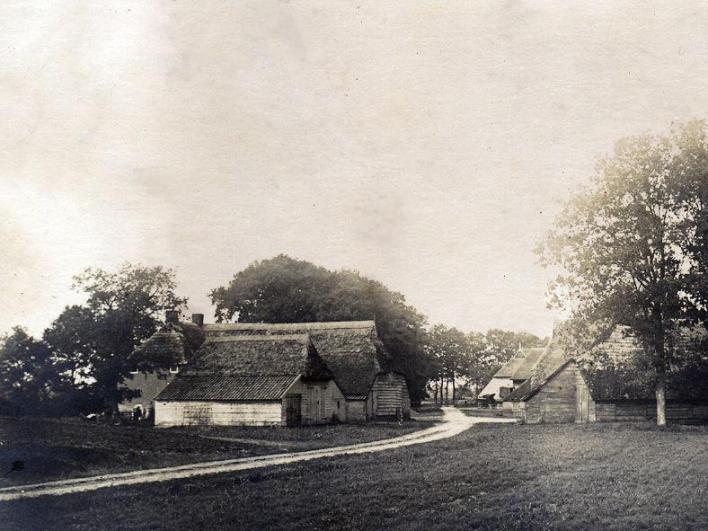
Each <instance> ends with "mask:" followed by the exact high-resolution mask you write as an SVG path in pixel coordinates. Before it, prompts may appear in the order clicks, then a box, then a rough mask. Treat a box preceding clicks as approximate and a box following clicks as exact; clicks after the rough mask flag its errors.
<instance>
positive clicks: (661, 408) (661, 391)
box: [656, 371, 666, 426]
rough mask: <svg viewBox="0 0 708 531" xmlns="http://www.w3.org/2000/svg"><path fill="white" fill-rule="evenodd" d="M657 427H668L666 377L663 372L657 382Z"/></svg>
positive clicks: (658, 376)
mask: <svg viewBox="0 0 708 531" xmlns="http://www.w3.org/2000/svg"><path fill="white" fill-rule="evenodd" d="M656 425H657V426H666V375H665V374H664V373H663V371H661V372H660V373H659V374H658V375H657V380H656Z"/></svg>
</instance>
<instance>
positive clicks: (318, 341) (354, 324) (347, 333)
mask: <svg viewBox="0 0 708 531" xmlns="http://www.w3.org/2000/svg"><path fill="white" fill-rule="evenodd" d="M204 332H205V334H206V337H207V340H209V338H218V337H241V336H246V337H251V336H265V337H273V336H280V335H292V334H306V335H308V336H309V337H310V338H311V340H312V343H313V344H314V346H315V348H316V349H317V352H318V353H319V355H320V356H321V357H322V359H323V360H324V362H325V363H326V364H327V367H328V368H329V369H330V370H331V371H332V374H333V375H334V380H335V381H336V383H337V385H338V387H339V388H340V389H341V391H342V393H343V394H344V399H345V409H346V411H345V418H346V420H347V421H348V422H361V421H365V420H367V419H371V418H387V417H388V418H393V417H397V416H403V417H408V416H409V415H410V397H409V394H408V386H407V384H406V380H405V378H404V377H403V375H401V374H399V373H398V372H395V371H391V370H389V369H388V368H387V367H386V366H385V363H386V360H387V359H388V357H389V356H388V354H387V353H386V350H385V347H384V345H383V343H382V342H381V340H380V338H379V336H378V332H377V330H376V324H375V323H374V321H334V322H314V323H278V324H270V323H217V324H209V325H205V326H204Z"/></svg>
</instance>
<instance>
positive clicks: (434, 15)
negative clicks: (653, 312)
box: [0, 0, 708, 335]
mask: <svg viewBox="0 0 708 531" xmlns="http://www.w3.org/2000/svg"><path fill="white" fill-rule="evenodd" d="M707 27H708V7H706V5H705V4H703V5H701V4H700V3H696V2H681V3H673V2H666V3H660V2H649V3H647V2H622V3H614V2H592V3H585V4H583V3H567V2H533V3H530V2H529V3H526V2H498V1H494V2H492V1H490V2H449V3H448V2H439V1H435V2H433V1H412V0H405V1H400V2H386V3H385V4H383V3H380V2H378V1H375V2H368V1H359V2H329V1H327V2H318V1H304V0H303V1H299V2H294V1H293V2H285V1H283V2H275V1H268V0H259V1H252V2H238V1H230V2H210V1H200V2H181V1H175V2H160V1H155V2H135V3H132V2H124V1H121V2H112V3H109V2H90V3H89V2H72V1H64V0H62V1H57V2H34V3H32V2H29V3H28V2H11V1H8V2H2V3H1V4H0V333H2V332H5V331H8V330H9V329H10V327H12V326H14V325H23V326H25V327H26V328H28V329H29V330H30V331H31V332H33V333H36V334H41V332H42V330H43V329H44V328H45V327H46V326H48V325H49V324H50V323H51V321H52V320H53V319H54V318H56V317H57V316H58V314H59V313H60V312H61V310H62V308H63V307H64V306H65V305H67V304H71V303H76V302H80V301H81V300H82V297H81V295H80V294H78V293H76V292H75V291H73V290H72V288H71V284H72V276H73V275H75V274H77V273H79V272H80V271H82V270H83V269H84V268H86V267H101V268H105V269H108V270H115V269H116V268H118V267H119V265H120V264H122V263H124V262H126V261H127V262H132V263H141V264H144V265H150V266H152V265H162V266H166V267H171V268H174V269H175V270H176V272H177V279H178V281H179V293H180V294H182V295H185V296H187V297H189V301H190V310H191V311H194V312H202V313H205V314H206V315H207V322H209V321H210V320H211V318H212V316H213V308H212V306H211V304H210V301H209V298H208V296H207V294H208V292H209V291H210V290H211V289H213V288H216V287H218V286H223V285H226V284H227V283H228V281H229V280H230V279H231V278H232V276H233V275H234V274H235V273H237V272H238V271H240V270H242V269H243V268H244V267H246V266H247V265H248V264H250V263H251V262H253V261H255V260H260V259H265V258H270V257H273V256H275V255H278V254H280V253H285V254H288V255H290V256H292V257H295V258H300V259H304V260H309V261H312V262H314V263H316V264H319V265H323V266H325V267H328V268H332V269H340V268H347V269H355V270H358V271H359V272H361V273H362V274H363V275H365V276H368V277H371V278H374V279H376V280H379V281H381V282H383V283H384V284H385V285H386V286H388V287H389V288H391V289H393V290H396V291H400V292H401V293H403V294H404V295H405V296H406V299H407V301H408V302H409V303H411V304H412V305H414V306H415V307H416V308H417V309H418V310H420V311H421V312H422V313H423V314H425V315H426V316H428V319H429V321H430V323H444V324H447V325H449V326H456V327H458V328H460V329H462V330H465V331H471V330H475V331H485V330H487V329H488V328H492V327H497V328H505V329H512V330H526V331H530V332H533V333H537V334H540V335H547V334H548V333H549V332H550V330H551V328H552V324H553V322H554V320H555V319H557V318H558V317H559V315H558V314H557V313H555V312H554V311H552V310H549V309H547V307H546V286H547V284H548V281H549V280H550V279H551V278H552V277H553V276H554V274H555V272H554V271H551V270H547V269H544V268H543V267H541V266H540V265H539V264H538V261H537V258H536V256H535V255H534V252H533V249H534V247H535V246H536V244H537V242H538V241H539V240H540V239H542V238H543V235H544V234H545V232H546V231H547V230H548V229H549V228H550V227H551V224H552V222H553V219H554V216H555V215H556V214H557V213H558V212H559V210H560V208H561V206H562V204H563V202H564V201H565V200H567V198H568V197H569V196H570V194H572V193H573V192H574V191H576V190H577V189H578V188H579V187H580V186H583V184H584V183H586V182H587V180H588V178H589V177H590V176H591V175H592V173H593V169H594V165H595V163H596V161H597V160H598V158H600V157H602V156H605V155H607V154H609V153H611V151H612V149H613V145H614V143H615V142H616V141H617V140H618V139H620V138H622V137H626V136H631V135H636V134H641V133H645V132H659V133H660V132H665V131H667V130H668V129H669V128H670V127H671V126H672V124H673V123H676V122H682V121H686V120H690V119H693V118H706V117H707V116H706V114H707V111H706V109H707V108H708V90H706V81H708V31H706V28H707Z"/></svg>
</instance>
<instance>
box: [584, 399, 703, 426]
mask: <svg viewBox="0 0 708 531" xmlns="http://www.w3.org/2000/svg"><path fill="white" fill-rule="evenodd" d="M595 407H596V411H597V421H598V422H638V421H646V420H652V419H656V402H651V401H648V402H632V401H614V402H597V404H596V406H595ZM666 418H667V420H669V421H674V422H677V421H680V422H691V421H695V422H704V421H706V420H708V404H691V403H688V402H668V403H667V404H666Z"/></svg>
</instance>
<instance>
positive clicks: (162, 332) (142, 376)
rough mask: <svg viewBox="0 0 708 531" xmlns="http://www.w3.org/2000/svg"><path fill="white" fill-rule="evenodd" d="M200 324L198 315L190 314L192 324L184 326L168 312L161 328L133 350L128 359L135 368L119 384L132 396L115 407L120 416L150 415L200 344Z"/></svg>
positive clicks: (202, 333) (176, 317) (202, 319)
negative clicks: (163, 391)
mask: <svg viewBox="0 0 708 531" xmlns="http://www.w3.org/2000/svg"><path fill="white" fill-rule="evenodd" d="M203 322H204V316H203V315H202V314H193V315H192V322H191V323H186V322H180V321H179V319H178V314H177V312H173V311H169V312H167V316H166V323H165V325H164V326H163V327H162V328H160V329H159V330H158V331H157V332H155V333H154V334H153V335H152V336H150V337H149V338H148V339H147V340H146V341H145V342H144V343H143V344H142V345H140V346H139V347H138V348H137V349H135V352H133V354H132V356H131V358H132V360H133V362H134V364H135V368H134V369H133V371H131V373H130V376H129V377H128V378H126V379H125V380H124V381H123V384H122V386H123V387H125V388H127V389H129V390H130V391H132V392H133V394H134V395H135V396H133V397H132V398H129V399H127V400H124V401H123V402H121V403H120V404H118V412H119V413H120V414H121V415H122V416H126V417H127V416H130V417H134V418H151V417H152V416H153V414H154V411H153V402H154V399H155V397H156V396H157V395H158V394H159V393H160V392H161V391H162V390H163V389H164V388H165V387H167V384H169V383H170V382H171V381H172V380H173V379H174V378H175V376H176V375H177V373H178V372H179V370H180V367H182V366H184V365H185V364H186V363H187V362H189V361H190V360H191V359H192V357H193V356H194V353H195V352H196V351H197V350H198V349H199V347H200V346H201V344H202V343H203V342H204V332H203V331H202V324H203ZM141 368H142V370H139V369H141Z"/></svg>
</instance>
